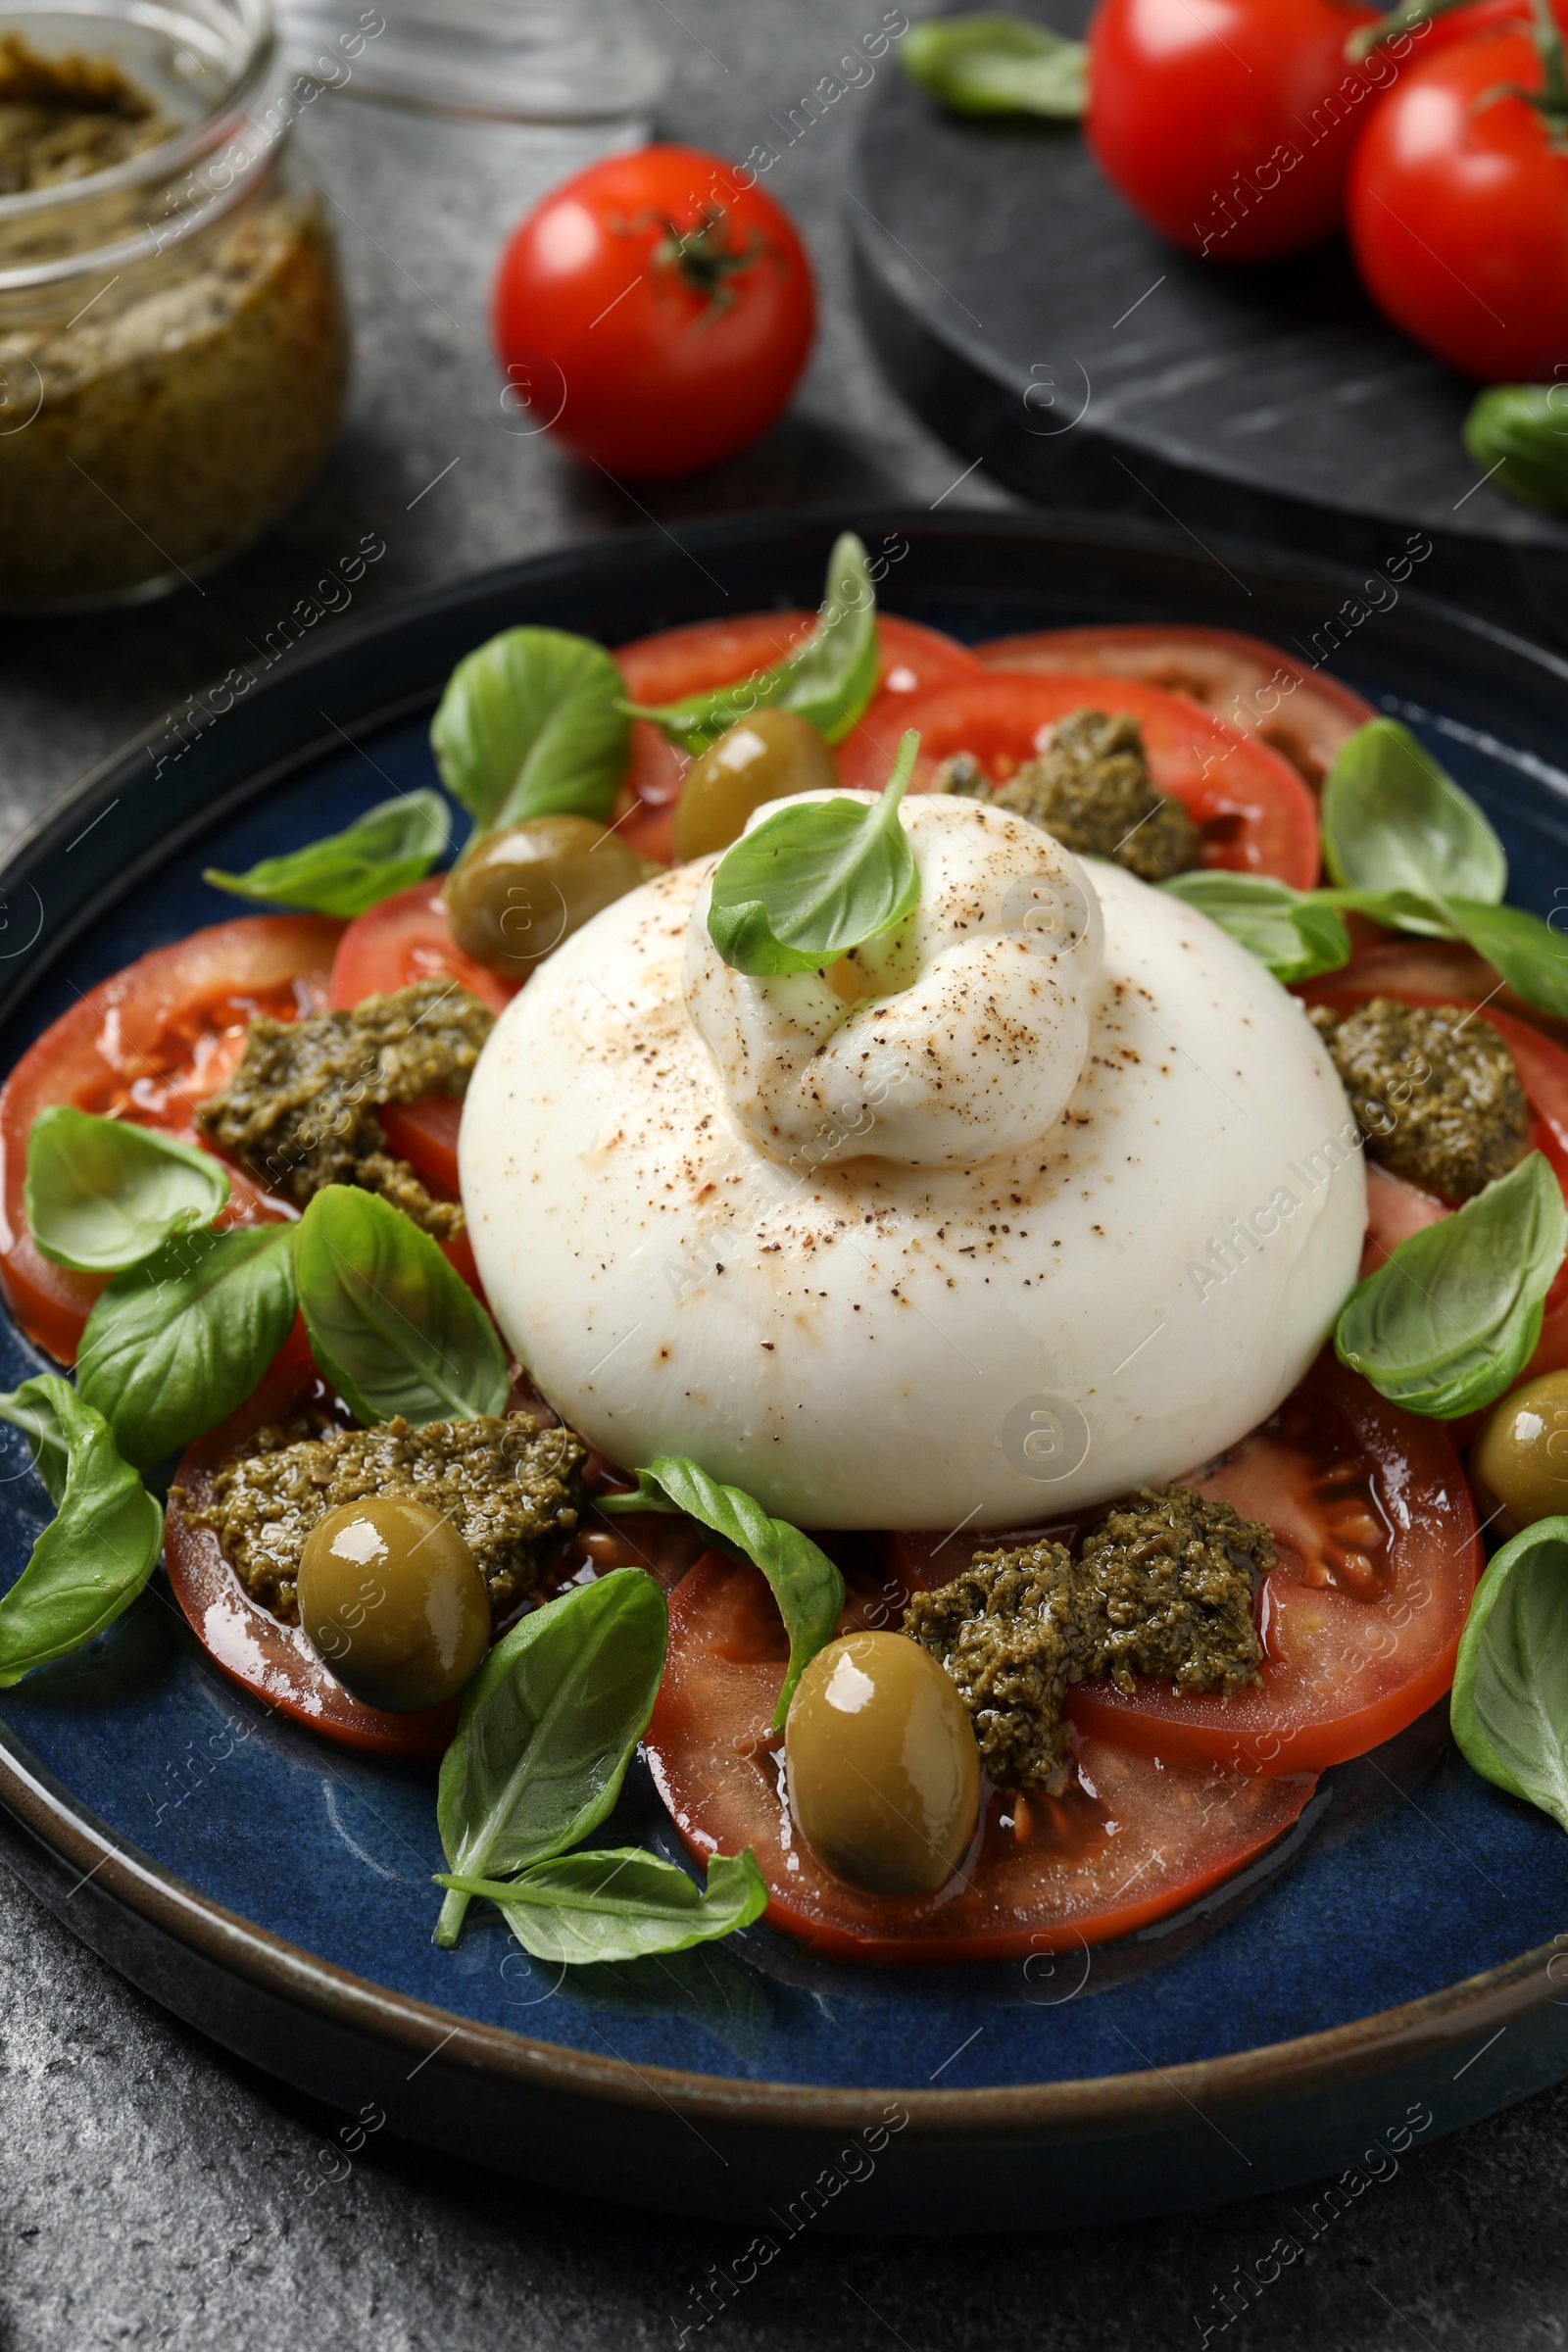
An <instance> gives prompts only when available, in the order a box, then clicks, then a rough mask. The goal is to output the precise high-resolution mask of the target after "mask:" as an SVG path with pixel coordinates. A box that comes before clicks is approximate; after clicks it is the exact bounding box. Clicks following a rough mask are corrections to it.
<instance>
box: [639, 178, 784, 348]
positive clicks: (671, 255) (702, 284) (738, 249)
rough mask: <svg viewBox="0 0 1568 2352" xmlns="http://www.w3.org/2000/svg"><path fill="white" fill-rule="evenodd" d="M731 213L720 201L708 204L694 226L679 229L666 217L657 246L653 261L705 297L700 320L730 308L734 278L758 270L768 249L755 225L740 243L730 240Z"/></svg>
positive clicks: (733, 291) (733, 294)
mask: <svg viewBox="0 0 1568 2352" xmlns="http://www.w3.org/2000/svg"><path fill="white" fill-rule="evenodd" d="M728 235H729V215H728V213H727V212H726V211H725V209H724V207H723V205H721V204H711V205H706V206H705V207H704V208H703V211H702V212H701V213H700V214H699V216H698V218H697V221H696V222H695V224H694V225H693V226H692V227H691V228H677V227H676V226H675V223H674V221H671V220H670V219H669V218H668V217H667V216H665V217H664V234H663V236H662V238H661V239H660V241H659V243H658V244H657V245H656V246H655V248H654V260H655V262H656V264H657V265H658V266H659V267H660V268H661V269H663V270H674V271H675V273H676V275H677V276H679V277H682V278H684V279H685V281H686V283H687V285H689V286H690V287H692V289H693V290H694V291H695V292H696V293H699V294H701V295H703V296H704V297H705V298H706V306H707V307H706V309H705V310H704V312H703V315H702V319H700V320H699V323H700V324H702V323H706V322H707V320H709V319H712V318H714V317H716V316H717V315H718V314H719V313H721V312H723V311H727V310H728V309H729V307H730V305H731V304H732V303H733V302H734V300H735V289H734V286H733V285H732V284H731V282H730V281H731V279H733V278H736V277H739V276H740V275H741V274H742V273H743V272H744V271H746V270H755V269H756V267H757V265H758V263H759V262H760V260H761V258H762V256H763V255H764V254H765V253H766V252H768V250H769V247H768V243H767V239H766V238H765V237H763V236H760V235H759V233H758V231H757V230H756V229H755V228H754V229H752V230H750V231H749V232H748V234H747V236H746V237H745V239H744V240H743V241H742V242H741V243H739V244H733V243H730V242H729V241H728Z"/></svg>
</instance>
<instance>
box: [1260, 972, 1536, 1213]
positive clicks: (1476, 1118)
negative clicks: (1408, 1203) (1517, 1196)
mask: <svg viewBox="0 0 1568 2352" xmlns="http://www.w3.org/2000/svg"><path fill="white" fill-rule="evenodd" d="M1307 1018H1308V1020H1309V1021H1310V1022H1311V1023H1312V1026H1313V1027H1314V1029H1316V1031H1317V1032H1318V1035H1319V1036H1320V1037H1321V1038H1322V1040H1323V1042H1324V1044H1325V1045H1326V1046H1327V1047H1328V1050H1329V1055H1330V1058H1331V1059H1332V1061H1333V1063H1334V1066H1335V1068H1336V1069H1337V1070H1338V1071H1339V1073H1340V1079H1341V1082H1342V1084H1343V1085H1344V1088H1345V1091H1346V1093H1347V1095H1348V1097H1349V1100H1350V1108H1351V1109H1352V1110H1353V1111H1354V1113H1355V1117H1356V1124H1357V1125H1358V1126H1359V1128H1360V1129H1361V1132H1362V1134H1363V1135H1364V1136H1365V1138H1366V1148H1367V1150H1368V1152H1370V1153H1371V1154H1372V1156H1373V1157H1374V1158H1375V1159H1378V1160H1380V1161H1381V1162H1382V1164H1383V1165H1384V1167H1386V1168H1387V1169H1389V1171H1390V1173H1391V1174H1393V1175H1395V1176H1402V1177H1403V1178H1404V1180H1405V1182H1406V1183H1407V1184H1414V1185H1418V1186H1419V1187H1420V1188H1421V1190H1422V1191H1423V1192H1428V1193H1439V1194H1441V1195H1442V1196H1443V1198H1444V1199H1445V1200H1446V1201H1469V1200H1471V1199H1472V1198H1473V1197H1474V1196H1475V1194H1477V1193H1480V1192H1484V1191H1485V1190H1486V1188H1487V1186H1488V1185H1489V1184H1492V1183H1494V1182H1495V1180H1496V1178H1497V1177H1499V1176H1506V1175H1507V1174H1508V1172H1509V1170H1510V1169H1511V1168H1516V1167H1517V1166H1518V1165H1519V1162H1520V1161H1521V1160H1522V1159H1523V1157H1524V1155H1525V1152H1526V1150H1527V1149H1528V1146H1529V1141H1530V1103H1529V1101H1528V1099H1527V1097H1526V1095H1525V1090H1524V1088H1523V1086H1522V1085H1521V1084H1520V1081H1519V1072H1518V1070H1517V1069H1516V1068H1515V1066H1514V1058H1513V1055H1512V1054H1510V1053H1509V1051H1508V1049H1507V1047H1506V1046H1505V1045H1504V1044H1503V1042H1502V1039H1501V1038H1500V1037H1499V1036H1498V1035H1497V1032H1496V1030H1495V1029H1494V1027H1493V1026H1492V1023H1491V1022H1490V1021H1487V1020H1483V1019H1482V1017H1481V1015H1480V1014H1479V1013H1478V1012H1476V1011H1475V1010H1474V1009H1473V1007H1471V1006H1469V1005H1406V1004H1404V1003H1402V1002H1401V1001H1400V1000H1399V999H1398V998H1397V997H1372V998H1370V999H1369V1000H1368V1002H1367V1003H1366V1004H1364V1005H1357V1006H1356V1007H1355V1009H1354V1011H1353V1012H1348V1013H1345V1014H1340V1013H1337V1012H1334V1011H1333V1010H1331V1008H1330V1007H1329V1006H1328V1005H1310V1006H1309V1007H1308V1009H1307Z"/></svg>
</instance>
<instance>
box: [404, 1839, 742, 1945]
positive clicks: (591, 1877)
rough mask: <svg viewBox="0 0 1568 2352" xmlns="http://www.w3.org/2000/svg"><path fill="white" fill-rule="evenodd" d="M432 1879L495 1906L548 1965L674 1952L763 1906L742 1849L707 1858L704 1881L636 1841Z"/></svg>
mask: <svg viewBox="0 0 1568 2352" xmlns="http://www.w3.org/2000/svg"><path fill="white" fill-rule="evenodd" d="M436 1885H437V1886H438V1887H450V1888H451V1889H453V1890H454V1891H455V1892H456V1893H459V1894H462V1895H464V1896H470V1895H482V1896H484V1897H485V1898H487V1899H488V1900H489V1901H490V1902H492V1903H499V1904H500V1905H501V1907H502V1909H503V1911H504V1912H505V1913H506V1920H507V1925H508V1927H509V1928H510V1929H511V1930H512V1933H513V1934H514V1936H515V1937H516V1938H517V1941H518V1942H519V1943H520V1944H521V1945H522V1947H523V1950H524V1951H526V1952H529V1953H531V1954H532V1956H533V1958H534V1959H536V1960H544V1961H547V1962H550V1963H552V1964H553V1965H555V1966H558V1967H559V1966H561V1965H562V1964H563V1963H564V1964H566V1965H568V1966H573V1967H579V1966H581V1965H583V1964H584V1963H585V1962H592V1961H599V1960H640V1959H643V1958H644V1957H646V1956H647V1955H648V1954H649V1953H652V1952H683V1951H685V1950H686V1949H687V1948H688V1946H689V1945H691V1944H694V1943H707V1942H709V1941H711V1939H712V1938H713V1937H714V1936H731V1935H733V1934H734V1932H735V1930H736V1929H737V1928H747V1927H750V1926H751V1924H752V1921H753V1920H754V1919H760V1917H761V1915H762V1913H763V1912H764V1911H765V1910H766V1908H767V1883H766V1881H765V1880H764V1879H763V1877H762V1874H761V1871H760V1869H759V1868H758V1863H757V1856H756V1855H755V1854H754V1853H753V1851H752V1849H751V1847H750V1846H748V1847H747V1848H746V1850H745V1852H744V1853H741V1854H736V1855H734V1856H733V1857H732V1856H730V1855H727V1854H714V1855H712V1856H711V1859H710V1861H709V1865H708V1885H707V1887H706V1888H699V1887H697V1886H696V1885H695V1884H694V1882H693V1881H692V1880H691V1879H689V1878H688V1877H687V1875H686V1873H685V1872H684V1871H683V1870H681V1869H680V1868H679V1867H678V1866H677V1865H676V1864H675V1863H673V1862H664V1861H662V1860H661V1859H660V1857H659V1856H658V1855H657V1854H650V1853H647V1852H645V1851H644V1849H643V1848H642V1847H641V1846H640V1845H622V1846H612V1847H611V1848H609V1850H608V1851H605V1852H601V1853H579V1854H560V1855H558V1856H557V1857H556V1859H555V1860H554V1861H550V1862H539V1863H535V1864H534V1866H533V1867H532V1868H531V1869H529V1870H525V1871H523V1872H522V1874H521V1875H520V1877H518V1878H515V1879H511V1880H500V1879H474V1878H459V1877H457V1876H455V1875H454V1876H447V1875H445V1874H443V1875H442V1876H440V1877H438V1878H437V1880H436Z"/></svg>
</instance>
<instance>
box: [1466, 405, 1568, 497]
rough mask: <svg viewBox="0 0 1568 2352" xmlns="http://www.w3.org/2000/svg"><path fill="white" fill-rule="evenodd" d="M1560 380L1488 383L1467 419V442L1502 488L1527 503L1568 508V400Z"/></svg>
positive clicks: (1467, 445) (1498, 486)
mask: <svg viewBox="0 0 1568 2352" xmlns="http://www.w3.org/2000/svg"><path fill="white" fill-rule="evenodd" d="M1562 390H1563V387H1562V385H1561V384H1560V383H1556V384H1489V385H1488V387H1487V389H1486V391H1485V392H1483V393H1481V394H1479V395H1478V397H1477V399H1476V403H1475V406H1474V407H1473V408H1472V409H1471V411H1470V414H1469V416H1468V417H1466V418H1465V420H1464V445H1465V447H1466V449H1467V450H1468V451H1469V452H1470V455H1471V456H1472V457H1473V458H1474V459H1475V462H1476V464H1477V465H1478V466H1484V467H1485V468H1486V471H1487V473H1488V474H1489V475H1490V477H1491V479H1492V480H1493V481H1494V482H1495V484H1496V486H1497V488H1498V489H1499V490H1506V491H1507V492H1508V494H1509V496H1510V497H1512V498H1518V499H1522V500H1523V501H1524V503H1525V505H1526V506H1528V507H1544V508H1545V510H1546V512H1547V513H1548V514H1560V513H1561V512H1562V510H1563V509H1564V508H1565V507H1568V400H1564V399H1561V398H1559V397H1558V396H1559V394H1560V393H1561V392H1562Z"/></svg>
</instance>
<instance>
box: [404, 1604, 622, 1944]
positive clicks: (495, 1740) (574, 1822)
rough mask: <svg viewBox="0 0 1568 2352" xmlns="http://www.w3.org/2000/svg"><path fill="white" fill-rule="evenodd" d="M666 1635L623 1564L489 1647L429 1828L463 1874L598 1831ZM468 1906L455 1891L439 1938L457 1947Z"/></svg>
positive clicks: (533, 1858)
mask: <svg viewBox="0 0 1568 2352" xmlns="http://www.w3.org/2000/svg"><path fill="white" fill-rule="evenodd" d="M668 1639H669V1612H668V1610H667V1609H666V1608H665V1606H664V1596H663V1594H662V1593H661V1591H660V1590H659V1587H658V1586H657V1585H656V1584H655V1582H654V1580H653V1578H652V1577H651V1576H649V1575H647V1574H646V1573H645V1572H644V1571H643V1570H642V1569H641V1568H617V1569H615V1570H614V1571H613V1573H612V1574H611V1575H609V1576H602V1577H600V1578H599V1579H598V1581H597V1582H596V1583H594V1584H591V1585H579V1586H578V1587H576V1588H575V1590H573V1591H572V1592H569V1593H564V1594H563V1595H562V1597H561V1598H560V1599H559V1600H552V1601H550V1602H548V1603H547V1605H546V1606H545V1607H544V1608H542V1609H535V1610H534V1611H533V1613H532V1615H531V1616H527V1617H524V1618H523V1619H522V1621H521V1623H520V1624H518V1625H515V1626H514V1627H513V1629H512V1631H511V1633H510V1634H507V1635H505V1636H504V1637H503V1639H502V1640H501V1641H499V1642H497V1643H496V1645H495V1647H494V1649H492V1650H491V1652H490V1654H489V1656H488V1657H487V1658H486V1659H485V1661H484V1664H483V1665H482V1666H481V1667H480V1669H479V1671H478V1673H477V1674H476V1675H475V1676H474V1678H473V1681H472V1682H471V1683H470V1684H469V1685H468V1689H467V1691H466V1695H465V1698H464V1701H463V1715H462V1718H461V1720H460V1722H459V1724H458V1731H457V1737H456V1739H455V1740H453V1742H452V1745H451V1746H450V1747H449V1748H448V1749H447V1752H446V1754H445V1755H444V1756H443V1757H442V1759H441V1787H440V1793H439V1795H438V1798H437V1801H436V1820H437V1823H438V1826H439V1828H440V1831H441V1850H442V1851H443V1853H444V1854H445V1855H446V1858H447V1860H448V1861H449V1862H450V1863H451V1865H452V1868H453V1870H454V1872H455V1873H456V1874H457V1876H458V1877H459V1878H468V1879H484V1878H487V1877H490V1876H494V1875H496V1874H505V1873H508V1872H512V1871H517V1870H523V1869H525V1868H526V1867H527V1866H528V1865H529V1864H530V1863H533V1862H543V1861H546V1860H548V1858H549V1857H550V1856H551V1855H552V1854H558V1853H561V1852H562V1851H563V1850H564V1848H565V1847H566V1846H568V1845H574V1844H575V1843H576V1841H577V1839H578V1838H586V1837H587V1835H588V1833H589V1831H590V1830H594V1829H597V1828H598V1826H599V1824H600V1823H601V1822H602V1821H603V1820H604V1818H605V1816H606V1814H607V1813H608V1812H609V1811H610V1809H611V1807H612V1806H613V1804H614V1801H615V1799H616V1797H617V1796H618V1795H619V1793H620V1784H621V1782H622V1780H623V1779H624V1778H625V1774H626V1766H627V1764H628V1763H629V1761H630V1759H631V1752H632V1749H633V1748H634V1747H635V1746H636V1744H637V1742H638V1740H640V1739H641V1738H642V1736H643V1733H644V1732H645V1731H646V1730H647V1728H648V1718H649V1717H650V1715H652V1713H653V1711H654V1699H655V1697H656V1696H657V1694H658V1691H659V1678H660V1676H661V1675H662V1672H663V1670H664V1649H665V1645H666V1643H667V1642H668ZM486 1891H488V1888H486ZM467 1907H468V1905H467V1895H466V1892H465V1891H464V1890H463V1889H461V1888H459V1889H454V1890H453V1891H451V1892H449V1894H448V1896H447V1899H446V1901H445V1902H444V1903H443V1904H442V1906H441V1916H440V1918H439V1919H438V1920H437V1922H436V1930H435V1939H436V1941H437V1943H441V1944H454V1943H456V1942H457V1940H458V1936H459V1934H460V1933H461V1931H462V1927H463V1915H464V1913H465V1911H466V1909H467Z"/></svg>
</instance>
